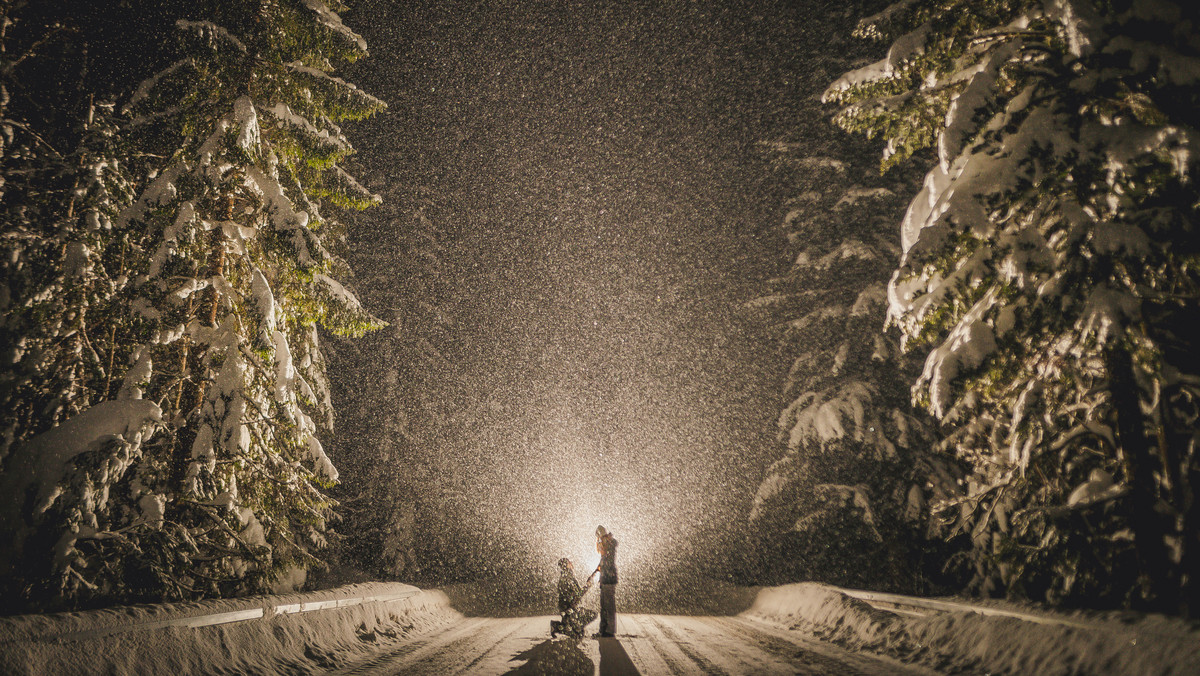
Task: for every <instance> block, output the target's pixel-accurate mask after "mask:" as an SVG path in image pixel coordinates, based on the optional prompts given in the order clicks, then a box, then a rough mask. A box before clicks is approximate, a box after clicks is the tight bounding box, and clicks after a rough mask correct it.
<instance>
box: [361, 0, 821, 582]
mask: <svg viewBox="0 0 1200 676" xmlns="http://www.w3.org/2000/svg"><path fill="white" fill-rule="evenodd" d="M626 4H627V3H603V2H581V3H566V2H561V3H560V2H555V3H550V2H500V3H475V2H450V3H431V4H429V5H427V6H426V5H423V4H421V3H411V2H394V3H386V2H382V1H381V0H375V1H374V2H361V3H357V4H356V6H355V8H354V10H353V11H351V12H347V13H346V14H345V16H344V18H345V20H346V22H347V23H348V24H349V25H351V26H352V27H354V28H355V29H356V30H358V31H360V32H361V33H362V34H363V35H364V37H366V39H367V41H368V44H369V46H370V49H371V52H372V56H371V57H370V58H369V59H366V60H364V61H362V62H360V63H359V64H356V65H355V66H354V67H353V68H352V69H350V70H349V71H348V76H347V77H348V78H349V79H350V80H351V81H354V82H356V83H357V84H358V85H359V86H361V87H363V88H365V89H367V90H368V91H371V92H372V93H374V94H376V95H379V96H381V98H383V99H384V100H386V101H387V102H388V104H389V110H388V111H386V112H385V113H384V114H382V115H380V116H379V117H378V118H377V119H375V120H372V121H369V122H366V123H356V124H354V125H351V126H350V129H349V132H350V134H351V136H352V138H353V139H354V142H355V145H356V147H357V148H359V151H360V155H359V157H358V160H357V161H358V162H359V163H360V165H361V166H362V167H363V169H362V170H361V172H360V173H365V174H366V175H367V176H368V177H370V178H372V179H373V180H374V181H376V182H377V183H376V185H378V181H403V182H406V183H408V184H411V185H414V186H415V185H425V186H428V187H429V188H430V189H431V190H432V194H433V195H435V196H436V200H437V201H438V202H439V203H440V204H441V205H442V208H441V209H440V210H439V211H438V217H439V218H441V219H442V220H443V225H444V226H445V227H447V228H448V229H450V230H452V231H454V232H456V233H457V238H456V240H455V246H454V248H455V256H456V262H457V263H458V264H459V265H460V266H461V269H460V271H461V272H462V279H459V280H456V282H455V284H456V286H457V297H458V299H459V301H458V303H457V305H456V307H455V308H454V309H453V310H452V312H453V314H454V315H455V317H456V320H457V326H456V327H455V332H456V335H457V336H458V337H459V339H460V340H461V341H462V343H461V345H460V346H459V350H460V351H459V353H458V354H456V355H454V356H455V358H456V359H459V360H460V364H461V372H462V374H463V375H464V377H465V378H466V379H467V381H468V382H470V383H471V387H472V388H476V389H477V390H478V393H477V394H478V395H479V397H480V399H481V400H483V401H485V402H486V406H485V407H484V414H483V415H481V416H480V418H479V420H478V426H477V429H476V430H474V433H475V435H476V436H475V438H474V439H473V440H472V444H471V449H472V450H471V451H470V452H468V453H467V454H466V455H465V457H461V458H453V459H452V461H451V466H452V467H455V468H456V471H457V472H459V473H460V477H459V479H460V481H463V480H465V483H466V486H467V489H466V490H467V491H468V492H469V493H471V494H472V496H471V497H472V502H473V504H475V505H476V506H477V507H478V510H479V515H480V516H481V517H486V518H481V519H480V522H481V523H483V524H486V525H484V526H481V528H482V529H484V530H486V529H488V528H497V529H509V530H510V531H511V532H515V533H518V534H520V533H528V534H531V535H530V537H531V538H533V539H534V540H537V539H538V538H541V540H539V541H538V542H537V543H535V547H536V546H539V545H541V546H544V548H545V549H546V552H545V555H546V557H547V558H548V559H549V558H552V557H556V556H557V555H558V554H559V553H561V552H555V551H552V550H554V549H555V548H559V549H561V548H562V547H572V546H574V544H573V543H575V542H576V540H579V539H580V538H581V537H582V538H586V537H587V535H588V533H590V529H591V528H594V523H595V522H597V520H599V521H603V522H605V523H606V524H608V525H609V526H610V527H611V528H612V529H613V530H614V531H615V532H617V533H618V535H619V536H620V535H621V534H627V535H628V536H629V537H628V538H626V546H625V551H626V554H627V555H628V556H632V557H633V559H636V558H637V557H638V554H639V552H641V553H644V554H650V553H653V550H654V547H652V546H650V545H649V544H648V541H650V540H654V541H656V542H658V543H660V544H663V543H668V542H675V541H676V540H675V539H673V538H672V537H668V534H673V535H674V536H675V537H686V536H687V535H688V534H689V533H692V532H694V530H695V529H696V528H697V527H700V525H701V524H702V523H713V522H720V521H723V520H730V519H734V518H738V517H739V516H740V511H741V510H743V509H745V507H746V505H747V504H748V501H749V499H750V497H751V496H752V494H753V491H754V489H755V487H756V486H757V484H758V481H759V480H760V478H761V473H762V471H763V469H764V468H765V466H766V464H767V463H768V462H769V460H770V456H771V455H772V452H773V449H771V448H770V447H769V439H770V434H771V427H772V424H773V420H774V417H775V415H776V411H777V409H776V405H777V395H776V392H777V390H778V383H779V381H780V379H781V378H782V376H783V372H782V371H781V370H780V368H781V366H780V365H779V364H777V363H776V360H777V357H776V356H775V355H774V353H773V351H772V349H771V346H770V343H769V342H767V340H766V339H765V337H764V336H763V335H762V333H763V332H762V330H761V328H760V327H754V326H753V325H750V324H747V323H745V322H743V320H742V319H741V318H739V315H738V312H737V306H738V304H739V303H741V302H742V301H744V300H747V299H749V298H751V297H753V296H755V295H756V294H759V293H761V292H762V289H763V286H762V280H763V278H764V277H765V276H767V275H769V274H771V273H773V272H777V271H778V270H779V266H780V265H781V264H782V263H783V261H782V260H781V259H780V245H781V242H780V241H779V240H778V239H777V238H776V235H775V233H776V232H777V230H776V229H775V223H777V222H778V216H779V210H780V209H781V205H782V202H783V199H784V198H785V197H786V196H787V194H788V192H789V191H790V190H792V189H793V188H790V187H788V186H784V185H780V181H779V180H778V179H776V178H773V177H772V176H771V173H770V170H769V167H768V166H767V161H766V160H765V159H764V158H763V154H762V153H761V152H760V151H759V150H758V148H757V147H756V144H757V143H758V142H759V141H763V140H775V139H780V138H786V137H788V136H789V135H792V136H794V135H795V133H796V131H795V130H796V129H797V127H798V121H797V119H796V116H797V113H796V108H797V106H796V102H797V101H798V100H799V99H800V97H804V96H814V95H815V94H816V93H819V91H820V88H821V85H822V84H823V83H824V82H825V81H826V78H827V77H828V75H829V74H826V73H822V72H820V71H819V69H814V68H813V64H811V63H805V60H804V58H803V57H802V52H803V50H801V49H798V48H797V45H798V44H807V45H813V44H817V43H818V42H823V41H827V40H828V36H826V35H820V34H816V33H814V32H813V31H814V30H815V29H816V28H815V25H814V24H812V23H811V22H810V21H808V20H807V19H806V17H809V16H811V15H812V13H813V12H829V11H831V10H829V9H825V8H821V7H819V6H817V4H816V3H812V6H806V5H805V4H804V3H798V2H775V3H736V4H726V5H724V8H721V9H717V8H714V7H713V6H711V5H710V4H709V3H692V2H667V3H656V5H657V9H654V10H649V9H645V8H642V9H638V8H632V7H626ZM830 133H831V134H832V133H833V132H832V129H831V130H830ZM359 274H360V276H362V275H373V274H386V271H379V270H360V271H359ZM364 301H365V302H366V303H367V304H368V305H370V302H371V299H370V298H369V297H367V298H365V299H364ZM501 515H503V516H501ZM579 531H582V532H579ZM547 533H550V535H547ZM582 544H583V545H586V544H587V543H586V540H582Z"/></svg>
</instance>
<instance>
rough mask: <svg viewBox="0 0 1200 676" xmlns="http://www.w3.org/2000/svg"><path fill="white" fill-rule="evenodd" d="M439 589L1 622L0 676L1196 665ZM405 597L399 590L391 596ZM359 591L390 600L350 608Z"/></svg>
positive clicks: (923, 621) (1000, 629) (874, 623)
mask: <svg viewBox="0 0 1200 676" xmlns="http://www.w3.org/2000/svg"><path fill="white" fill-rule="evenodd" d="M622 586H623V587H624V586H625V585H622ZM447 591H448V592H449V594H447V593H446V592H443V591H421V590H418V589H416V588H415V587H410V586H408V585H402V584H388V583H377V582H376V583H364V584H352V585H346V586H343V587H339V588H337V589H332V590H328V591H321V592H311V593H305V594H289V595H279V596H268V597H255V598H247V599H226V600H214V601H204V602H198V603H184V604H164V605H146V606H133V607H117V608H109V609H105V610H97V611H87V612H78V613H61V614H56V615H30V616H19V617H8V618H0V673H3V674H82V673H89V674H91V673H139V674H184V673H187V674H192V673H239V674H242V673H261V674H275V673H295V674H305V673H325V672H330V671H333V672H347V673H349V672H353V673H368V674H369V673H399V672H403V673H431V674H432V673H437V674H449V673H470V674H491V673H505V672H508V671H510V670H514V673H580V674H592V673H594V672H595V670H596V669H599V670H600V673H612V674H623V673H641V674H644V675H645V676H650V675H652V674H676V673H724V674H747V673H787V674H795V673H805V674H807V673H812V674H825V673H857V674H893V673H915V674H928V673H933V672H943V673H991V674H1045V675H1054V674H1118V675H1119V674H1139V675H1142V674H1165V675H1173V674H1192V673H1196V671H1195V668H1196V667H1195V665H1197V664H1200V624H1197V623H1190V622H1185V621H1182V620H1178V619H1172V618H1167V617H1162V616H1156V615H1145V614H1140V613H1128V612H1109V613H1097V612H1086V613H1084V612H1079V613H1073V614H1065V613H1054V612H1049V611H1045V610H1039V609H1037V608H1030V607H1025V606H1019V605H1016V604H1011V603H1004V602H998V601H989V602H973V603H970V604H968V603H966V602H963V601H946V600H934V599H926V600H921V599H911V598H909V597H889V595H881V594H874V595H871V594H865V593H861V592H852V591H846V590H840V589H838V588H836V587H830V586H827V585H822V584H816V583H801V584H793V585H785V586H782V587H766V588H762V589H758V590H752V589H740V590H735V589H725V588H723V587H721V586H720V585H710V586H708V587H707V588H706V587H705V586H704V585H700V584H696V585H695V586H694V587H693V588H692V595H693V596H695V597H697V598H699V597H703V596H711V597H712V598H711V599H710V600H709V601H708V602H707V603H705V604H702V605H704V606H706V607H705V608H703V609H701V608H696V609H695V611H698V612H695V614H686V613H685V614H670V615H661V614H647V613H637V612H636V610H635V609H636V608H637V606H638V605H639V602H638V601H637V594H636V593H634V592H635V587H633V586H631V587H629V591H630V592H631V593H630V594H629V595H628V596H627V598H622V597H621V596H619V598H618V604H619V606H620V607H619V610H620V611H621V612H619V614H618V620H617V634H618V635H617V637H616V638H615V639H602V640H600V641H596V640H592V639H584V640H583V641H574V640H564V639H563V638H561V637H560V638H559V639H558V640H554V641H552V640H550V638H549V631H548V630H549V620H550V617H549V616H541V615H542V613H545V612H547V611H548V610H549V608H548V607H545V608H538V609H531V612H526V613H523V614H522V616H515V615H516V613H512V614H509V615H508V616H507V617H496V615H497V614H502V613H499V612H496V611H497V610H499V609H489V608H488V606H489V604H490V603H491V602H492V601H494V599H491V598H490V597H488V596H487V595H486V594H481V592H482V591H483V590H482V588H475V587H473V586H469V585H464V586H459V587H457V588H454V589H449V590H447ZM844 592H845V593H844ZM407 593H411V594H412V596H408V597H407V598H402V599H396V598H395V597H397V596H399V595H402V594H407ZM848 594H855V595H857V596H861V597H864V598H871V600H872V603H875V604H877V605H887V603H888V598H890V599H891V600H892V605H891V606H890V607H892V608H893V609H895V610H896V612H891V611H888V610H880V609H878V608H876V607H873V606H872V605H869V604H868V603H866V602H865V601H863V600H860V598H855V597H853V596H850V595H848ZM370 598H392V599H394V600H387V601H371V602H367V603H359V602H358V601H359V600H360V599H370ZM647 598H649V597H647ZM751 598H753V604H752V605H750V606H749V608H748V609H746V603H747V602H748V601H749V600H750V599H751ZM451 599H453V607H452V600H451ZM592 600H594V599H592ZM339 601H340V602H342V603H343V604H346V603H358V604H357V605H349V606H345V607H337V608H323V609H319V610H314V611H311V612H297V611H298V610H300V609H301V605H300V604H310V605H308V606H305V607H306V608H309V607H313V606H331V605H333V604H335V603H337V602H339ZM622 601H628V603H622ZM930 605H939V606H940V610H937V611H931V610H930V609H929V608H926V606H930ZM458 606H462V607H458ZM967 608H974V609H975V611H972V610H969V609H967ZM460 610H462V611H464V612H467V613H468V614H475V615H491V616H490V617H489V616H477V617H468V616H464V615H463V614H462V613H460V612H459V611H460ZM509 610H510V611H511V610H514V609H509ZM663 610H666V609H665V608H663V609H659V612H662V611H663ZM739 611H741V612H740V614H738V613H739ZM669 612H670V611H669ZM676 612H677V611H676ZM217 613H225V614H235V615H236V616H239V617H241V616H247V615H249V616H252V617H251V619H246V620H244V621H239V622H230V623H227V624H219V625H212V626H195V627H189V626H175V625H178V624H179V623H180V622H183V621H189V622H192V623H194V624H203V623H204V622H205V621H206V620H202V619H200V618H202V617H209V618H210V619H211V616H212V615H213V614H217ZM277 613H286V614H277ZM922 613H926V614H922ZM981 613H991V614H990V615H989V614H981ZM1005 614H1007V615H1005ZM259 615H261V617H258V616H259ZM1014 615H1015V616H1014ZM1017 616H1019V617H1017ZM227 617H228V618H232V617H234V615H229V616H227ZM168 624H171V625H173V626H166V625H168ZM131 625H137V626H136V627H133V628H131ZM595 626H596V625H595V624H593V625H592V627H591V629H594V628H595Z"/></svg>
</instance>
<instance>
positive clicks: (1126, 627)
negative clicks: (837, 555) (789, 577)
mask: <svg viewBox="0 0 1200 676" xmlns="http://www.w3.org/2000/svg"><path fill="white" fill-rule="evenodd" d="M990 605H995V604H989V606H990ZM981 610H984V611H986V609H985V608H981ZM1013 610H1016V608H1015V607H1014V608H1013ZM1019 610H1020V611H1021V612H1024V613H1030V612H1031V611H1030V610H1029V609H1026V608H1020V609H1019ZM1033 612H1034V614H1036V615H1039V616H1040V618H1041V621H1038V622H1032V621H1028V620H1023V619H1018V618H1015V617H1005V616H992V615H984V614H980V613H979V612H971V611H955V612H938V613H933V614H929V615H925V616H913V615H907V614H897V613H893V612H888V611H885V610H880V609H877V608H875V607H872V606H871V605H869V604H868V603H866V602H865V601H862V600H859V599H856V598H853V597H851V596H849V595H847V594H845V593H843V591H842V590H840V589H838V588H836V587H831V586H828V585H823V584H816V583H799V584H791V585H785V586H782V587H766V588H763V589H762V590H760V591H759V593H758V597H757V598H756V599H755V602H754V605H753V606H751V607H750V609H749V610H747V611H746V612H744V613H742V615H743V616H744V617H749V618H753V619H756V620H762V621H766V622H769V623H771V624H776V625H781V626H785V627H787V628H789V629H800V630H804V631H806V632H811V633H812V634H814V635H816V636H817V637H819V638H821V639H823V640H827V641H830V642H832V643H835V644H837V645H840V646H842V647H844V648H848V649H852V650H867V651H871V652H875V653H878V654H883V655H887V656H890V657H894V658H897V659H900V660H902V661H904V662H908V663H915V664H920V665H923V666H927V667H931V668H934V669H936V670H939V671H951V672H968V673H976V672H978V673H984V672H986V673H991V674H1042V675H1054V674H1137V675H1139V676H1142V675H1150V674H1180V675H1181V676H1182V675H1184V674H1194V673H1195V670H1196V665H1197V664H1200V627H1198V626H1197V625H1196V624H1194V623H1189V622H1185V621H1181V620H1177V619H1173V618H1167V617H1162V616H1157V615H1145V614H1136V613H1128V612H1111V613H1087V614H1086V615H1082V614H1077V615H1066V614H1054V613H1047V612H1044V611H1033ZM1056 620H1062V621H1063V624H1059V623H1057V622H1056Z"/></svg>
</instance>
